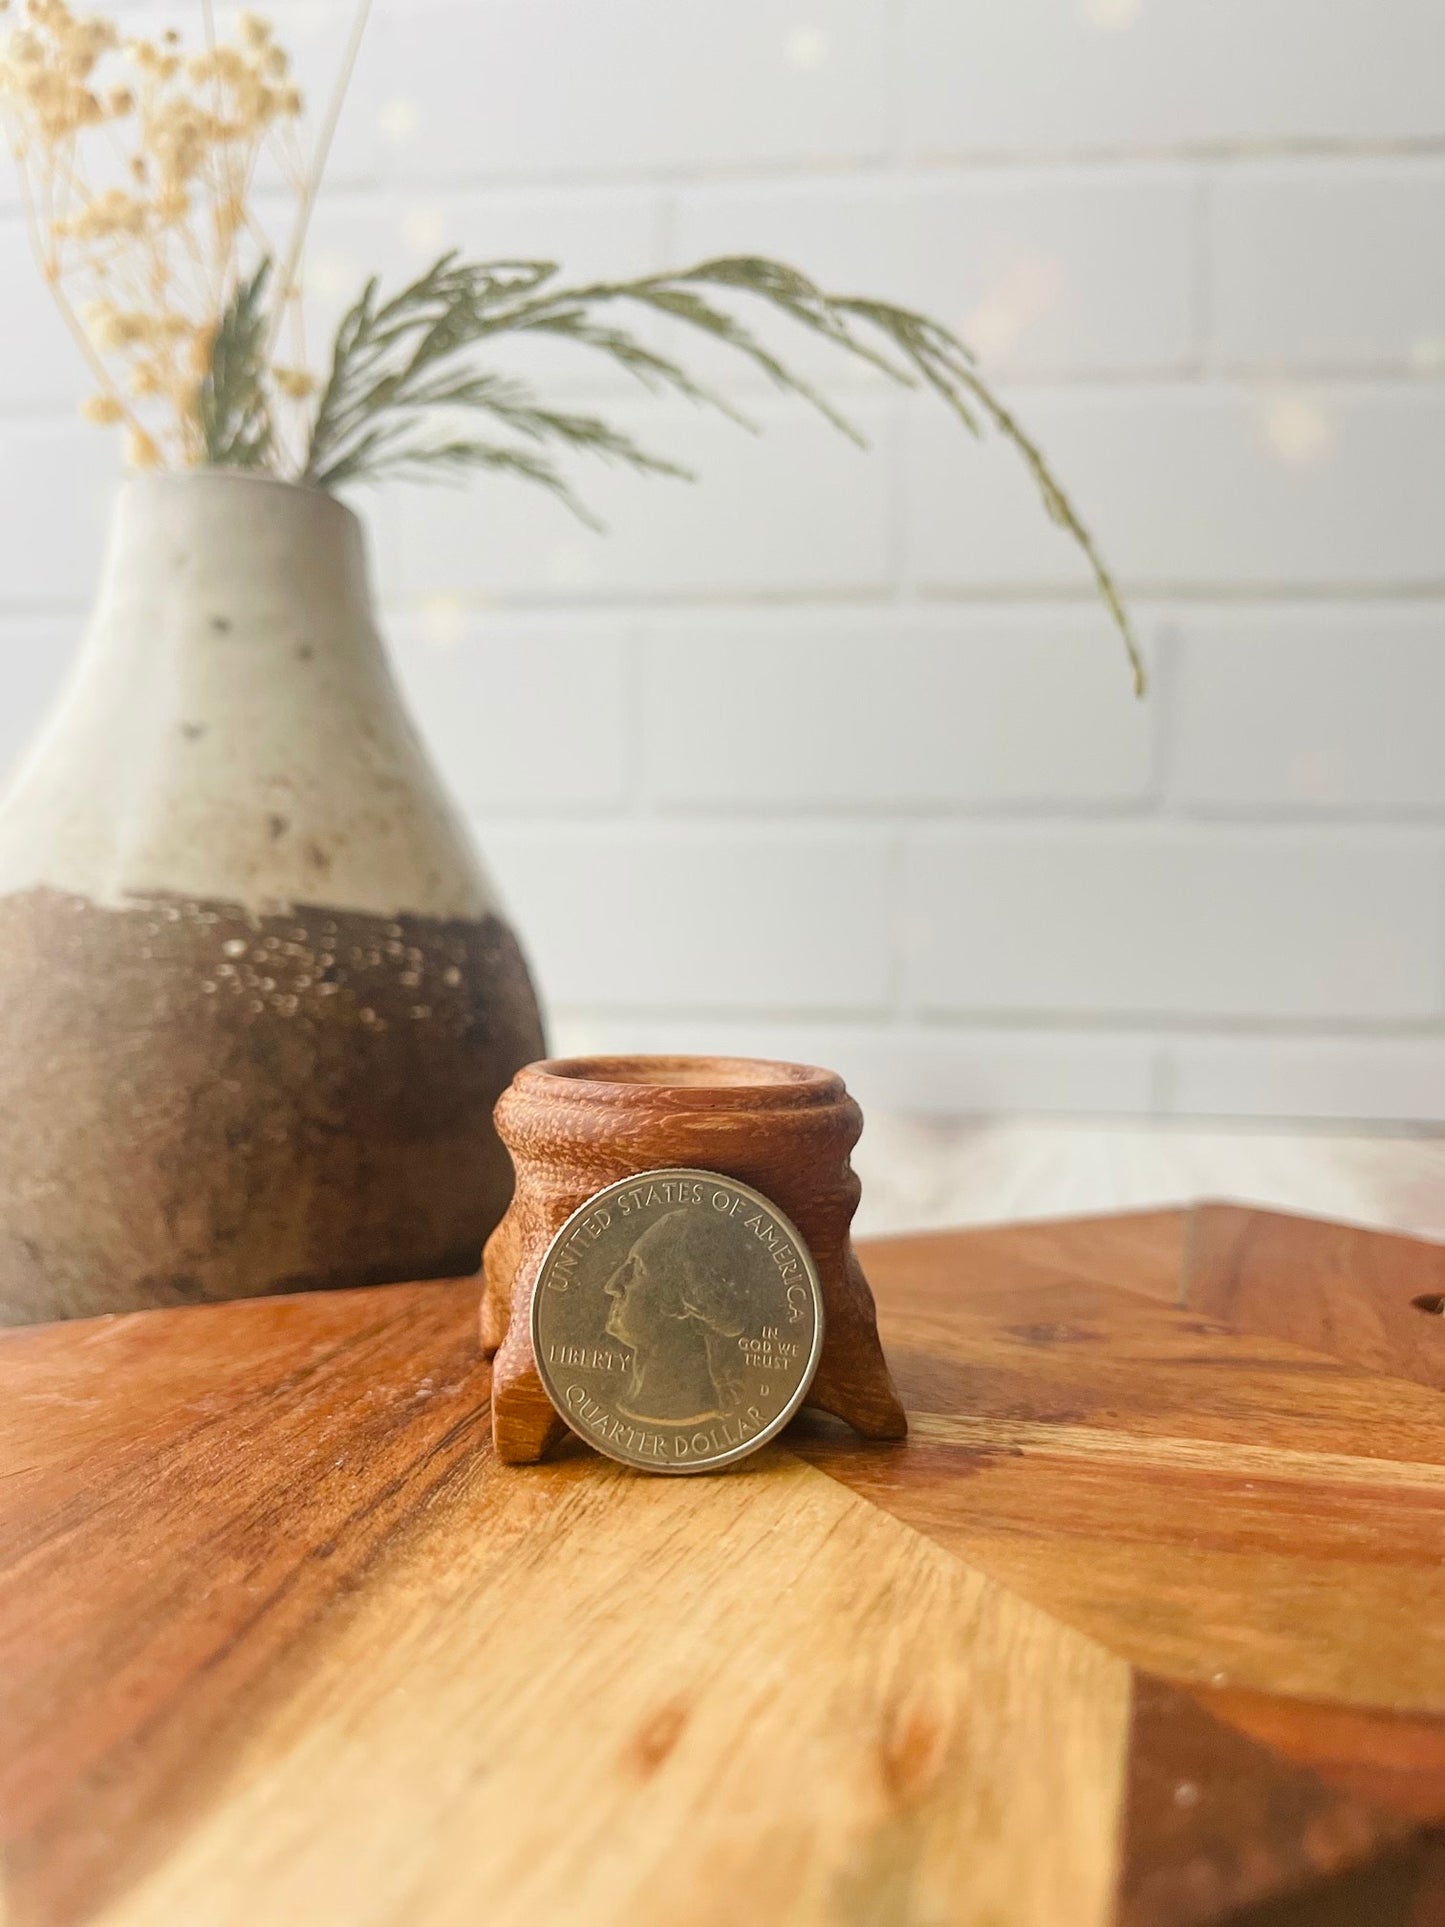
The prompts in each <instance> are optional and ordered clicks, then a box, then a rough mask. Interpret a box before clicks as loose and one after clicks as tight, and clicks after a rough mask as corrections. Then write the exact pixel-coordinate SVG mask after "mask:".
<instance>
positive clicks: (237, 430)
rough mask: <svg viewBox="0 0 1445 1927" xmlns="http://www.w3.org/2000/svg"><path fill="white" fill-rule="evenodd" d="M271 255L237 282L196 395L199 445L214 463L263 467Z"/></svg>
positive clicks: (267, 433)
mask: <svg viewBox="0 0 1445 1927" xmlns="http://www.w3.org/2000/svg"><path fill="white" fill-rule="evenodd" d="M270 272H271V263H270V261H269V260H267V261H262V263H261V265H260V267H258V268H257V270H256V272H255V273H254V274H253V275H252V276H251V278H250V280H249V281H243V282H241V283H240V285H239V286H238V287H237V289H236V291H235V293H234V294H233V295H232V296H231V299H230V301H229V303H228V304H227V306H226V310H225V313H224V314H223V315H222V316H221V319H220V322H219V324H218V326H217V328H216V334H215V339H214V340H213V341H212V343H211V353H210V359H209V364H208V366H207V369H206V372H205V374H204V376H203V377H202V379H201V385H200V392H199V394H198V396H197V398H196V416H197V419H198V421H199V423H200V429H201V447H202V451H203V453H204V457H205V460H206V462H207V464H208V465H209V466H210V467H212V468H249V469H256V468H265V466H266V465H267V460H268V457H269V456H270V453H271V411H270V409H269V407H268V406H267V402H266V387H265V380H264V377H265V372H266V332H267V327H268V325H269V324H268V320H267V315H266V311H265V297H266V282H267V279H268V277H269V275H270Z"/></svg>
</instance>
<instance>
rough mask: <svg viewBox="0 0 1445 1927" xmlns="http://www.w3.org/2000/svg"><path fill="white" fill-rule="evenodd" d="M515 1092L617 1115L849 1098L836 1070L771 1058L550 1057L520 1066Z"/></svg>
mask: <svg viewBox="0 0 1445 1927" xmlns="http://www.w3.org/2000/svg"><path fill="white" fill-rule="evenodd" d="M512 1090H513V1091H514V1092H515V1093H517V1094H518V1095H525V1096H527V1097H530V1098H536V1099H540V1100H543V1101H550V1102H554V1103H565V1104H586V1105H590V1104H596V1105H599V1106H605V1107H606V1108H607V1109H608V1110H610V1111H612V1112H614V1113H615V1112H616V1111H617V1110H619V1109H627V1108H629V1107H632V1106H636V1107H638V1108H640V1109H646V1110H655V1109H656V1107H657V1105H658V1103H659V1101H663V1102H665V1103H666V1104H667V1105H668V1107H669V1108H671V1109H678V1110H687V1111H708V1110H728V1111H796V1110H808V1109H813V1108H815V1107H827V1106H831V1105H836V1104H841V1103H849V1102H850V1100H849V1098H848V1093H847V1087H846V1086H845V1085H844V1082H843V1080H842V1078H841V1077H839V1076H838V1074H837V1072H836V1071H828V1070H823V1069H821V1068H820V1067H819V1066H817V1065H815V1064H787V1063H783V1062H781V1061H779V1060H778V1059H775V1058H768V1057H688V1056H666V1055H657V1056H653V1055H636V1056H612V1057H548V1058H543V1059H541V1060H540V1061H539V1062H538V1063H535V1064H528V1065H527V1066H526V1067H525V1068H524V1069H522V1070H520V1071H518V1073H517V1075H516V1077H515V1078H514V1079H513V1081H512Z"/></svg>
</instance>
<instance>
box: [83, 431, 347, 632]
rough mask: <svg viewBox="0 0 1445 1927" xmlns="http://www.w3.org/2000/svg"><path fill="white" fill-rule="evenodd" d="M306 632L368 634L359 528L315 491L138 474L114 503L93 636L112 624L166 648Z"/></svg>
mask: <svg viewBox="0 0 1445 1927" xmlns="http://www.w3.org/2000/svg"><path fill="white" fill-rule="evenodd" d="M283 611H284V613H285V617H286V626H287V627H288V628H289V629H294V627H295V625H296V623H297V622H298V620H299V621H302V622H305V623H307V624H308V625H310V626H312V628H313V630H314V632H315V635H316V637H317V640H321V639H323V638H326V639H331V638H338V639H344V640H345V642H346V643H347V644H348V645H350V644H354V642H355V640H356V638H357V637H358V635H370V634H371V627H372V625H371V592H370V584H369V581H368V571H367V563H366V544H365V538H364V535H363V532H362V528H361V524H360V522H358V520H357V519H356V517H355V516H354V515H353V514H352V513H351V511H350V510H349V509H348V508H345V507H344V506H343V505H342V504H341V503H340V502H338V501H337V500H336V499H335V498H334V497H333V496H330V495H326V494H323V493H322V492H321V490H319V489H311V488H300V487H297V486H295V485H294V484H291V483H286V482H274V481H270V480H268V479H266V478H263V477H259V476H249V475H243V474H239V473H236V474H233V473H228V472H227V471H225V470H221V469H204V470H200V471H198V472H196V473H194V474H188V475H157V476H142V477H138V478H137V479H136V480H134V481H132V482H130V483H128V484H127V485H126V487H125V488H124V489H122V491H121V493H120V497H119V499H118V501H117V503H116V511H115V516H114V518H113V520H112V523H111V531H110V540H109V543H108V545H107V550H106V557H105V565H104V568H103V571H102V574H101V581H100V589H99V594H98V598H97V604H96V624H95V628H94V630H93V632H92V633H93V635H98V636H100V637H102V638H103V637H105V636H106V634H107V632H110V631H111V630H112V625H113V622H114V621H116V620H118V621H119V623H120V624H121V626H122V627H123V629H124V631H125V632H126V633H128V634H136V635H146V634H150V635H155V634H156V633H157V630H159V631H160V632H161V633H162V634H163V635H164V636H165V638H166V640H167V641H168V642H169V643H170V644H171V645H172V646H174V645H175V644H176V643H178V642H183V641H185V640H186V639H188V638H191V637H193V638H194V639H195V640H196V641H197V642H205V641H206V640H207V639H208V638H209V637H211V636H215V635H224V634H226V633H228V632H232V631H240V632H244V633H245V634H246V635H247V636H248V637H250V638H252V639H262V638H264V637H265V636H266V635H267V634H268V633H271V632H272V631H273V630H274V628H275V626H276V624H275V621H274V618H275V617H276V616H277V615H278V614H279V613H281V612H283Z"/></svg>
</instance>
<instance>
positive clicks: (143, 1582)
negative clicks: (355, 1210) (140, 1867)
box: [0, 1284, 488, 1921]
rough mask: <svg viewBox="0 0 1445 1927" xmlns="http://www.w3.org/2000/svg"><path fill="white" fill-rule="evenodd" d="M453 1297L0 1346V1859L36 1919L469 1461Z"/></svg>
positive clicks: (253, 1314) (62, 1913) (467, 1306)
mask: <svg viewBox="0 0 1445 1927" xmlns="http://www.w3.org/2000/svg"><path fill="white" fill-rule="evenodd" d="M475 1305H476V1292H475V1288H474V1287H472V1286H470V1285H467V1286H457V1285H448V1284H442V1285H417V1286H397V1287H390V1288H387V1289H384V1290H370V1291H356V1292H337V1293H320V1294H314V1295H311V1296H307V1297H295V1298H283V1299H269V1300H253V1301H247V1302H245V1303H241V1304H236V1305H227V1306H217V1307H204V1308H195V1309H191V1310H177V1311H159V1312H148V1313H138V1314H132V1315H129V1316H125V1317H116V1318H104V1319H94V1320H86V1321H83V1322H78V1323H76V1324H71V1325H52V1326H43V1327H35V1328H31V1329H28V1330H23V1331H18V1332H10V1333H6V1334H4V1336H3V1340H0V1465H3V1466H4V1468H5V1471H6V1474H7V1479H6V1491H5V1501H4V1506H3V1510H0V1736H3V1739H0V1844H3V1848H4V1851H5V1855H6V1862H7V1866H8V1871H9V1877H10V1880H11V1882H12V1883H13V1887H14V1890H15V1892H16V1893H17V1894H18V1895H20V1896H22V1897H23V1898H24V1899H25V1902H26V1904H27V1905H28V1906H29V1907H30V1908H31V1909H32V1910H33V1913H32V1917H33V1918H35V1919H37V1920H46V1921H48V1920H51V1919H69V1918H73V1917H78V1915H77V1912H76V1910H77V1909H79V1911H80V1913H81V1914H83V1912H84V1911H85V1910H86V1908H87V1907H88V1905H89V1903H90V1900H91V1899H93V1898H94V1897H96V1896H97V1895H99V1894H101V1893H103V1892H104V1891H105V1889H106V1885H107V1880H108V1876H109V1873H110V1871H111V1868H112V1864H113V1862H114V1861H115V1860H116V1858H117V1843H118V1842H121V1841H124V1840H126V1839H128V1838H130V1837H133V1836H135V1835H137V1834H139V1833H143V1832H144V1831H145V1829H146V1827H147V1825H148V1824H149V1823H150V1822H151V1821H152V1820H153V1819H154V1816H156V1815H157V1814H158V1813H161V1812H163V1811H173V1810H175V1809H177V1808H182V1809H183V1808H185V1807H186V1806H187V1805H188V1804H189V1803H190V1802H191V1801H192V1800H193V1799H194V1798H195V1797H196V1796H197V1794H198V1791H199V1789H198V1787H197V1785H196V1783H195V1778H194V1776H195V1773H196V1747H195V1738H194V1736H195V1733H196V1730H197V1729H198V1728H201V1729H204V1728H206V1727H208V1726H214V1727H220V1726H223V1725H224V1724H225V1723H226V1721H227V1720H228V1718H230V1717H231V1715H232V1714H233V1713H234V1712H235V1710H236V1709H237V1708H238V1707H239V1706H240V1705H242V1704H243V1703H244V1702H245V1701H246V1699H247V1696H248V1695H249V1694H251V1693H252V1691H253V1690H254V1688H255V1687H256V1685H257V1683H258V1682H260V1681H263V1680H265V1679H267V1677H268V1676H270V1675H272V1674H273V1672H274V1670H275V1668H276V1667H277V1665H278V1663H279V1661H280V1659H281V1658H282V1656H283V1655H284V1653H285V1652H286V1650H287V1649H288V1647H290V1646H291V1645H292V1644H294V1643H295V1642H296V1641H297V1640H298V1639H300V1638H301V1637H303V1636H304V1634H305V1633H306V1631H307V1629H308V1627H309V1626H310V1625H312V1624H313V1623H314V1621H315V1620H316V1618H317V1617H318V1615H320V1614H321V1613H322V1612H324V1611H325V1610H326V1608H327V1606H328V1605H329V1603H330V1602H331V1601H332V1600H333V1599H334V1598H335V1596H336V1595H337V1594H338V1593H339V1592H344V1591H346V1590H347V1589H348V1588H354V1587H355V1586H357V1585H358V1584H360V1583H361V1582H362V1580H363V1578H364V1576H365V1574H366V1571H367V1569H368V1567H369V1564H370V1562H371V1561H372V1560H373V1559H374V1558H376V1557H377V1556H378V1555H379V1554H380V1553H381V1552H382V1551H383V1550H384V1549H385V1548H386V1547H387V1545H388V1543H389V1541H390V1539H391V1536H392V1535H393V1533H394V1532H395V1531H396V1530H397V1529H398V1528H399V1527H400V1526H402V1525H404V1524H405V1523H406V1521H407V1520H408V1519H409V1518H410V1517H411V1516H412V1515H413V1514H414V1512H415V1510H416V1508H417V1507H418V1506H419V1505H422V1504H424V1503H425V1501H426V1497H427V1495H428V1493H430V1492H433V1491H436V1490H437V1489H439V1488H440V1487H441V1486H442V1485H444V1484H445V1482H446V1480H447V1479H448V1478H449V1477H450V1476H451V1475H452V1474H453V1473H454V1472H455V1471H456V1470H457V1468H458V1467H460V1466H464V1465H465V1464H466V1463H467V1462H468V1461H469V1460H470V1459H472V1458H473V1457H474V1456H475V1454H476V1453H477V1451H478V1450H479V1449H480V1447H481V1446H482V1444H483V1443H484V1441H485V1438H486V1430H487V1423H488V1407H487V1376H488V1375H487V1370H486V1367H485V1366H484V1365H483V1364H482V1363H481V1361H480V1357H479V1354H478V1348H477V1342H476V1335H475ZM422 1361H424V1366H425V1368H424V1369H423V1370H419V1369H418V1366H419V1363H420V1362H422ZM182 1702H184V1704H185V1712H184V1717H178V1708H179V1707H180V1706H181V1704H182ZM212 1764H213V1765H214V1764H216V1762H214V1761H213V1763H212ZM82 1813H83V1815H84V1827H83V1828H80V1827H78V1826H77V1818H78V1816H79V1815H80V1814H82Z"/></svg>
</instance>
